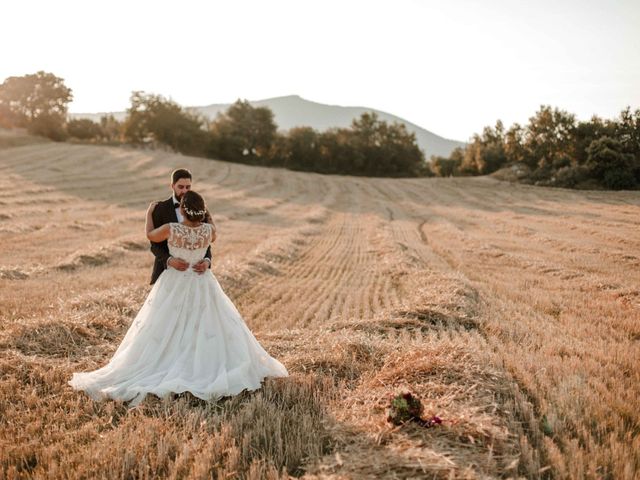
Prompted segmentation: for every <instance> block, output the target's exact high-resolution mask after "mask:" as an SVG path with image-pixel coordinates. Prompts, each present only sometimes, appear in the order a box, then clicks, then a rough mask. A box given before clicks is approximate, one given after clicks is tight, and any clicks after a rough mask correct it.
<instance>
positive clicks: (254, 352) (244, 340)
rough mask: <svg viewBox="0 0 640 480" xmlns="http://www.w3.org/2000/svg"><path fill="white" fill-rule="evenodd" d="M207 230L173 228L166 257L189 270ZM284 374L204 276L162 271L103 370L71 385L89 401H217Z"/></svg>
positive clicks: (208, 227)
mask: <svg viewBox="0 0 640 480" xmlns="http://www.w3.org/2000/svg"><path fill="white" fill-rule="evenodd" d="M211 228H212V227H211V225H209V224H207V223H204V224H202V225H200V226H198V227H188V226H186V225H183V224H180V223H171V224H170V226H169V229H170V235H169V239H168V244H169V253H170V254H171V255H172V256H174V257H179V258H183V259H184V260H186V261H187V262H189V263H190V264H191V265H193V264H195V263H197V262H198V261H200V260H202V259H203V258H204V255H205V253H206V251H207V247H208V246H209V244H210V240H211ZM288 375H289V373H288V372H287V369H286V368H285V367H284V366H283V365H282V364H281V363H280V362H279V361H278V360H276V359H275V358H272V357H271V356H269V354H268V353H267V352H266V351H265V350H264V348H262V346H261V345H260V343H258V340H257V339H256V338H255V337H254V336H253V334H252V333H251V331H250V330H249V328H248V327H247V325H246V324H245V322H244V320H243V319H242V316H241V315H240V313H239V312H238V310H237V309H236V307H235V306H234V305H233V303H232V302H231V300H230V299H229V297H227V295H226V294H225V293H224V291H223V290H222V288H221V287H220V284H219V283H218V280H217V279H216V278H215V276H214V275H213V274H212V273H211V272H210V271H206V272H205V273H203V274H198V273H196V272H194V271H193V270H192V269H191V268H190V267H189V268H188V269H187V270H186V271H184V272H181V271H179V270H176V269H174V268H168V269H167V270H165V271H164V272H162V274H161V275H160V277H159V278H158V280H157V281H156V283H155V284H154V286H153V288H152V289H151V291H150V292H149V295H148V296H147V298H146V300H145V302H144V304H143V306H142V308H141V309H140V311H139V312H138V314H137V315H136V317H135V319H134V320H133V322H132V323H131V326H130V327H129V330H128V331H127V333H126V335H125V336H124V338H123V340H122V343H120V346H119V347H118V349H117V350H116V352H115V353H114V354H113V357H112V358H111V360H109V363H108V364H107V365H105V366H104V367H102V368H100V369H98V370H95V371H92V372H82V373H74V374H73V377H72V379H71V380H70V381H69V384H70V385H71V386H72V387H73V388H75V389H77V390H83V391H85V392H86V393H87V394H88V395H90V396H91V397H92V398H93V399H95V400H102V399H105V398H112V399H116V400H123V401H131V403H130V405H132V406H134V405H137V404H139V403H140V402H141V401H142V400H143V399H144V397H145V396H146V394H147V393H152V394H155V395H157V396H159V397H164V396H166V395H168V394H169V393H171V392H174V393H181V392H185V391H189V392H191V393H192V394H193V395H195V396H196V397H199V398H201V399H203V400H216V399H218V398H220V397H223V396H229V395H235V394H237V393H240V392H241V391H242V390H245V389H247V390H256V389H258V388H260V386H261V381H262V379H264V378H265V377H286V376H288Z"/></svg>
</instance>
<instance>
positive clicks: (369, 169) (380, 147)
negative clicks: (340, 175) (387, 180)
mask: <svg viewBox="0 0 640 480" xmlns="http://www.w3.org/2000/svg"><path fill="white" fill-rule="evenodd" d="M351 137H352V142H353V146H354V149H355V155H356V156H355V158H354V167H355V168H354V173H357V174H360V175H373V176H392V177H397V176H415V175H416V174H417V172H418V171H420V170H421V169H422V168H423V165H424V154H423V153H422V151H421V150H420V148H419V147H418V144H417V141H416V136H415V134H414V133H413V132H409V131H408V130H407V128H406V126H405V125H404V124H403V123H398V122H393V123H391V124H389V123H387V122H385V121H382V120H379V118H378V115H377V114H376V113H375V112H371V113H363V114H362V115H361V116H360V118H357V119H354V120H353V122H352V123H351Z"/></svg>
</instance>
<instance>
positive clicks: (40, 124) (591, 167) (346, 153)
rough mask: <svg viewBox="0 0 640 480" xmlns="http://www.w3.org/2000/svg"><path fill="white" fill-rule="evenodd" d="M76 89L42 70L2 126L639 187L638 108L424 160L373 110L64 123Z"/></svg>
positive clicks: (406, 168) (14, 87)
mask: <svg viewBox="0 0 640 480" xmlns="http://www.w3.org/2000/svg"><path fill="white" fill-rule="evenodd" d="M72 98H73V96H72V91H71V89H70V88H68V87H66V86H65V84H64V81H63V79H61V78H59V77H56V76H55V75H53V74H51V73H46V72H42V71H41V72H37V73H35V74H31V75H25V76H22V77H9V78H7V79H6V80H5V81H4V82H3V83H2V84H1V85H0V126H3V127H22V128H26V129H28V130H29V131H30V132H32V133H34V134H37V135H42V136H45V137H48V138H51V139H53V140H57V141H62V140H66V139H76V140H81V141H89V142H96V143H113V142H116V143H127V144H132V145H144V146H153V147H164V148H169V149H171V150H173V151H175V152H180V153H184V154H187V155H197V156H203V157H209V158H216V159H221V160H227V161H232V162H240V163H246V164H251V165H264V166H274V167H284V168H288V169H291V170H301V171H310V172H318V173H332V174H347V175H366V176H383V177H416V176H441V177H446V176H471V175H487V174H492V173H494V172H497V171H498V170H500V171H503V172H504V171H507V172H512V173H513V176H515V178H516V179H517V180H519V181H521V182H525V183H532V184H536V185H548V186H561V187H570V188H608V189H633V188H639V187H640V110H635V111H631V109H630V108H626V109H624V110H623V111H622V112H621V113H620V115H619V116H618V117H617V118H615V119H612V120H604V119H601V118H599V117H597V116H594V117H592V118H591V119H590V120H589V121H578V120H577V119H576V117H575V115H573V114H570V113H568V112H566V111H563V110H559V109H557V108H552V107H550V106H545V105H542V106H541V107H540V109H539V110H538V111H537V112H536V113H535V115H534V116H532V117H531V118H530V119H529V122H528V124H526V125H523V126H521V125H519V124H517V123H516V124H514V125H512V126H511V127H510V128H509V129H505V127H504V125H503V123H502V122H501V121H500V120H498V121H497V122H496V124H495V126H493V127H491V126H489V127H485V128H484V129H483V130H482V133H480V134H474V135H473V136H472V138H471V139H470V141H469V142H468V143H467V145H466V146H465V147H463V148H457V149H455V150H454V151H453V152H452V153H451V155H449V156H448V157H440V156H432V157H431V158H430V161H429V162H427V161H425V158H424V153H423V152H422V151H421V150H420V148H419V147H418V145H417V142H416V137H415V134H414V133H411V132H409V131H407V129H406V127H405V125H404V124H401V123H395V122H394V123H387V122H385V121H381V120H380V119H379V118H378V116H377V115H376V114H375V113H373V112H372V113H365V114H363V115H361V116H360V117H359V118H357V119H354V120H353V122H352V124H351V126H350V127H349V128H331V129H328V130H326V131H322V132H320V131H317V130H315V129H313V128H311V127H296V128H292V129H290V130H289V131H287V132H281V131H279V130H278V127H277V125H276V123H275V121H274V115H273V112H272V111H271V110H270V109H269V108H268V107H253V106H252V105H251V104H250V103H249V102H248V101H246V100H238V101H236V102H235V103H234V104H232V105H231V106H230V107H229V108H228V109H227V110H226V111H224V112H221V113H220V114H218V116H217V117H216V118H215V119H212V120H211V119H208V118H205V117H203V116H202V115H199V114H198V113H197V112H194V111H193V110H190V109H188V108H184V107H182V106H180V105H179V104H177V103H176V102H174V101H173V100H171V99H168V98H165V97H163V96H161V95H155V94H149V93H145V92H141V91H136V92H133V93H132V95H131V98H130V102H131V104H130V107H129V108H128V109H127V114H126V118H125V119H124V120H123V121H118V120H116V119H115V118H114V117H113V116H104V117H102V118H101V119H100V121H99V122H94V121H92V120H89V119H68V118H67V105H68V103H69V102H70V101H71V100H72Z"/></svg>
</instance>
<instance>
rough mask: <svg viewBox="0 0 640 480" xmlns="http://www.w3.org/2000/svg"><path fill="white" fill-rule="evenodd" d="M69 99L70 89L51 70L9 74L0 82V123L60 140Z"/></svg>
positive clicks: (62, 135) (62, 134)
mask: <svg viewBox="0 0 640 480" xmlns="http://www.w3.org/2000/svg"><path fill="white" fill-rule="evenodd" d="M72 99H73V95H72V92H71V89H70V88H68V87H67V86H66V85H65V84H64V80H63V79H62V78H59V77H56V76H55V75H54V74H52V73H47V72H44V71H39V72H37V73H34V74H29V75H24V76H22V77H9V78H7V79H6V80H5V81H4V82H3V83H2V85H0V115H2V117H3V119H2V121H1V122H0V123H3V124H8V125H11V126H14V127H24V128H27V129H28V130H29V131H30V132H32V133H35V134H38V135H44V136H47V137H49V138H51V139H53V140H63V139H64V137H65V131H64V124H65V120H66V115H67V105H68V104H69V102H70V101H71V100H72Z"/></svg>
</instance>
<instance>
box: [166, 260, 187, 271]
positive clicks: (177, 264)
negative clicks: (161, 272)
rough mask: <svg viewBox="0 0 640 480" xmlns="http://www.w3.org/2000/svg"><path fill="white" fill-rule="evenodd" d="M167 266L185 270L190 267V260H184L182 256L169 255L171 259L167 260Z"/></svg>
mask: <svg viewBox="0 0 640 480" xmlns="http://www.w3.org/2000/svg"><path fill="white" fill-rule="evenodd" d="M167 266H168V267H172V268H175V269H176V270H180V271H181V272H184V271H185V270H186V269H187V268H189V262H187V261H186V260H183V259H182V258H177V257H169V260H167Z"/></svg>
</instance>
